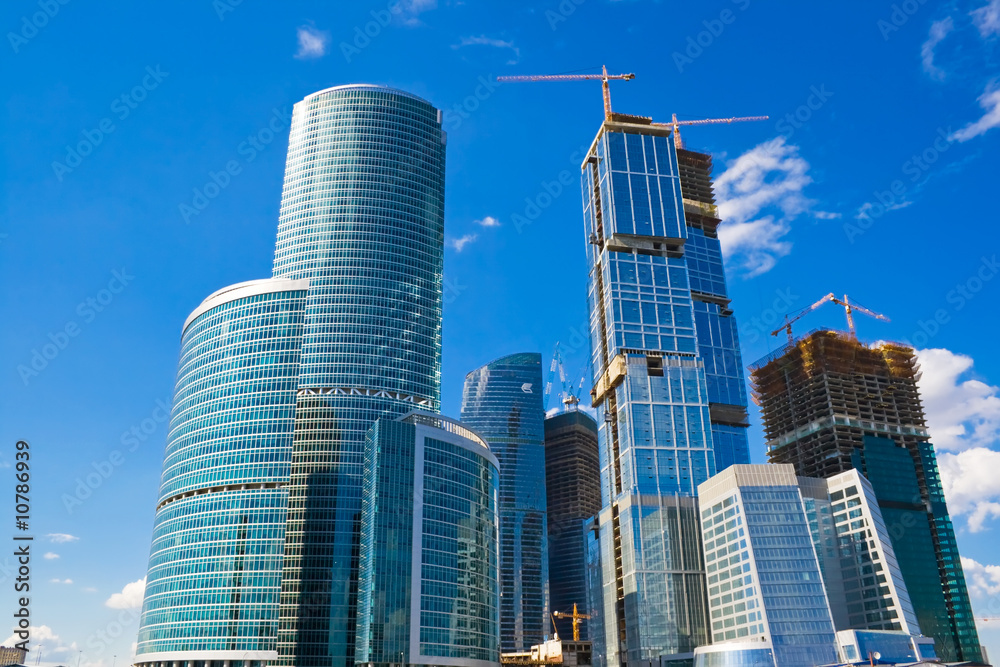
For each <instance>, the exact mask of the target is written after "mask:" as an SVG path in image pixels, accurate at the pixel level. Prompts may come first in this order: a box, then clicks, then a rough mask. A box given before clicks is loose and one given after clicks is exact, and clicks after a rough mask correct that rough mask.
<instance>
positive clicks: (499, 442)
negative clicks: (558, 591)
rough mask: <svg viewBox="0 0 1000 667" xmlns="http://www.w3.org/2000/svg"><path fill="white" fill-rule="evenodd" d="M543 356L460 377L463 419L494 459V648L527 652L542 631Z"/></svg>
mask: <svg viewBox="0 0 1000 667" xmlns="http://www.w3.org/2000/svg"><path fill="white" fill-rule="evenodd" d="M542 395H543V386H542V355H540V354H536V353H522V354H512V355H509V356H506V357H501V358H500V359H497V360H495V361H491V362H490V363H488V364H486V365H485V366H482V367H481V368H478V369H476V370H474V371H472V372H471V373H469V374H468V375H467V376H466V377H465V387H464V389H463V393H462V423H463V424H466V425H467V426H469V428H472V429H475V430H476V432H478V433H479V434H480V435H482V436H483V437H484V438H485V439H486V442H487V443H488V444H489V446H490V450H491V451H492V452H493V453H494V454H495V455H496V457H497V459H498V460H499V461H500V506H499V507H500V531H499V533H500V646H501V649H502V650H503V651H504V652H510V651H525V650H530V648H531V646H532V645H533V644H540V643H541V642H542V640H543V639H544V637H545V635H547V634H548V632H547V631H546V627H547V625H548V615H549V606H548V579H549V573H548V548H547V542H548V539H547V530H548V529H547V526H546V508H545V448H544V447H545V446H544V437H545V431H544V420H545V409H544V407H543V405H542Z"/></svg>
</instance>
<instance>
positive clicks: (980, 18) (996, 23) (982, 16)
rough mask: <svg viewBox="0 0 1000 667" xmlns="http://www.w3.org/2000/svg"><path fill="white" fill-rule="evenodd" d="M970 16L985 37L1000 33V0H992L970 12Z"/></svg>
mask: <svg viewBox="0 0 1000 667" xmlns="http://www.w3.org/2000/svg"><path fill="white" fill-rule="evenodd" d="M969 16H971V17H972V22H973V23H974V24H975V26H976V27H977V28H979V34H980V35H981V36H982V38H983V39H986V38H987V37H989V36H990V35H1000V0H990V2H989V4H986V5H984V6H982V7H980V8H979V9H973V10H972V11H971V12H969Z"/></svg>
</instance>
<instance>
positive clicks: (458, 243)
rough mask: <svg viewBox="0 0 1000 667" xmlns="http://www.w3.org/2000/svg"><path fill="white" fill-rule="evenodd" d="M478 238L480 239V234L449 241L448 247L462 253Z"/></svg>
mask: <svg viewBox="0 0 1000 667" xmlns="http://www.w3.org/2000/svg"><path fill="white" fill-rule="evenodd" d="M477 238H479V234H466V235H465V236H462V237H460V238H457V239H449V240H448V245H449V246H451V247H452V248H454V249H455V252H462V250H464V249H465V246H467V245H469V244H470V243H474V242H475V240H476V239H477Z"/></svg>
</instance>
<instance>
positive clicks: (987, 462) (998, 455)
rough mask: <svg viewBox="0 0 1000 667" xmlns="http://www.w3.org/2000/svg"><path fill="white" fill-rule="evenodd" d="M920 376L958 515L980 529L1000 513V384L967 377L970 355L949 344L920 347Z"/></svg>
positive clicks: (947, 487)
mask: <svg viewBox="0 0 1000 667" xmlns="http://www.w3.org/2000/svg"><path fill="white" fill-rule="evenodd" d="M917 357H918V359H919V360H920V367H921V371H922V376H921V378H920V381H919V385H920V394H921V397H922V398H923V402H924V408H925V412H926V416H927V427H928V429H929V431H930V435H931V442H933V443H934V445H935V447H936V448H937V449H938V467H939V468H940V470H941V484H942V486H943V487H944V493H945V497H946V499H947V501H948V509H949V510H950V512H951V515H952V517H953V518H956V519H957V518H958V517H959V516H966V521H967V524H968V528H969V530H970V531H971V532H974V533H978V532H980V531H982V530H984V528H985V527H986V522H987V520H988V519H994V518H1000V485H998V484H997V482H996V471H997V470H1000V452H998V451H994V450H993V449H991V445H992V444H993V443H994V442H996V441H997V440H998V438H1000V387H995V386H992V385H989V384H986V383H985V382H983V381H981V380H978V379H975V378H970V377H967V376H968V375H970V374H971V371H972V366H973V360H972V358H971V357H969V356H966V355H962V354H955V353H954V352H951V351H950V350H945V349H929V350H917Z"/></svg>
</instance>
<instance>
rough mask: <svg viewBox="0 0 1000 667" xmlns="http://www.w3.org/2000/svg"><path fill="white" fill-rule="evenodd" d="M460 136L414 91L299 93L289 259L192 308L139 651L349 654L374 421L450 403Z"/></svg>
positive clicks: (308, 657)
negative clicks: (452, 214)
mask: <svg viewBox="0 0 1000 667" xmlns="http://www.w3.org/2000/svg"><path fill="white" fill-rule="evenodd" d="M444 155H445V135H444V132H443V131H442V128H441V114H440V112H439V111H438V110H437V109H435V108H434V107H433V106H431V105H430V104H429V103H428V102H426V101H424V100H422V99H420V98H419V97H416V96H414V95H411V94H409V93H405V92H401V91H398V90H392V89H389V88H383V87H379V86H371V85H350V86H338V87H335V88H330V89H328V90H323V91H320V92H318V93H314V94H312V95H309V96H307V97H306V98H305V99H304V100H302V101H301V102H299V103H298V104H296V105H295V109H294V112H293V115H292V127H291V137H290V142H289V148H288V162H287V166H286V172H285V183H284V191H283V194H282V201H281V215H280V221H279V226H278V240H277V246H276V249H275V256H274V277H273V278H272V279H270V280H258V281H253V282H250V283H241V284H239V285H234V286H232V287H228V288H226V289H223V290H220V291H219V292H217V293H215V294H213V295H212V296H210V297H209V298H208V299H206V301H205V302H204V303H203V304H202V305H201V306H200V307H199V308H198V309H197V310H196V311H195V312H194V313H193V314H192V315H191V317H190V318H189V319H188V322H187V323H186V324H185V328H184V334H183V337H182V342H181V362H180V369H179V371H178V375H177V385H176V392H175V398H174V408H173V414H172V416H171V430H170V434H169V436H168V441H167V453H166V458H165V461H164V472H163V483H162V486H161V491H160V499H159V501H158V505H157V514H156V524H155V528H154V535H153V546H152V550H151V554H150V561H149V575H148V580H147V581H148V585H147V589H146V597H145V602H144V605H143V613H142V623H141V626H140V630H139V645H138V650H137V652H138V654H137V661H138V662H140V663H160V665H161V667H165V666H166V665H168V664H169V665H171V666H175V665H177V664H185V663H186V664H188V665H197V664H209V663H211V664H216V663H217V661H219V662H218V664H222V663H225V664H227V665H228V666H229V667H258V665H261V664H262V663H263V662H265V661H266V662H272V663H273V662H275V661H277V664H282V665H289V666H291V665H294V666H295V667H353V665H354V648H355V631H356V606H357V581H358V558H359V541H358V530H359V525H360V521H361V496H362V478H363V466H364V461H363V456H364V444H365V433H366V432H367V431H368V428H369V427H370V426H371V425H372V424H374V423H375V421H376V420H377V419H379V418H380V417H398V416H401V415H403V414H406V413H408V412H410V411H412V410H413V409H415V408H420V409H423V410H429V411H437V410H438V409H439V402H440V393H441V303H442V293H441V285H442V261H443V254H444ZM279 579H280V583H279ZM279 586H280V588H279ZM279 590H280V597H279ZM206 661H209V662H206Z"/></svg>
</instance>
